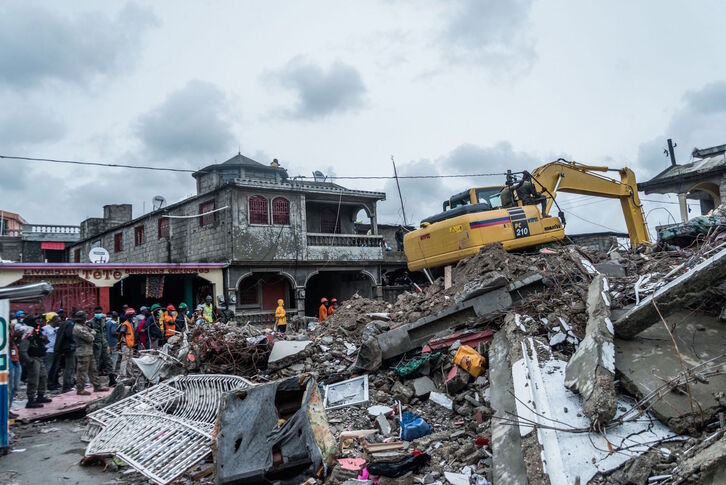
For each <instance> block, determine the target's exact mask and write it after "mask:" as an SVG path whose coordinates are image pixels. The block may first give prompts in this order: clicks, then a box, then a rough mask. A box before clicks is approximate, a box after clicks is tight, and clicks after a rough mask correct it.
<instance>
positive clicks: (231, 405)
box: [215, 376, 336, 484]
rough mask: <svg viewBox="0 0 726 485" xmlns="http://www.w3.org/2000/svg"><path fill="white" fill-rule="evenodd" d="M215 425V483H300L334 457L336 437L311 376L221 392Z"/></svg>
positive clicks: (328, 463)
mask: <svg viewBox="0 0 726 485" xmlns="http://www.w3.org/2000/svg"><path fill="white" fill-rule="evenodd" d="M281 419H282V420H284V421H283V422H282V424H281V421H280V420H281ZM216 429H217V430H218V431H217V433H216V436H215V443H216V446H215V450H216V454H215V462H216V464H217V481H216V483H219V484H225V483H242V482H245V483H267V482H274V481H281V482H289V483H301V482H303V481H305V479H306V478H307V477H311V476H315V475H316V474H317V473H318V470H320V469H321V468H322V469H323V470H324V471H325V470H328V468H329V467H330V466H332V465H333V463H334V461H335V454H336V443H335V438H333V435H332V433H331V432H330V428H329V427H328V422H327V419H326V417H325V409H324V407H323V398H322V396H321V395H320V391H319V389H318V385H317V382H316V381H315V379H314V378H313V377H311V376H304V377H302V378H301V377H292V378H288V379H284V380H280V381H276V382H272V383H270V384H264V385H260V386H256V387H252V388H250V389H245V390H239V391H234V392H231V393H229V394H227V395H225V397H224V399H223V401H222V404H221V406H220V411H219V418H218V420H217V425H216Z"/></svg>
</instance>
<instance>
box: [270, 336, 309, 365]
mask: <svg viewBox="0 0 726 485" xmlns="http://www.w3.org/2000/svg"><path fill="white" fill-rule="evenodd" d="M311 343H312V342H311V341H310V340H278V341H276V342H275V345H274V346H273V347H272V352H270V357H269V358H268V359H267V363H268V364H273V363H276V362H278V361H281V360H283V359H287V358H290V357H292V356H294V355H296V354H299V353H300V352H302V351H303V350H305V349H306V348H307V347H308V345H310V344H311Z"/></svg>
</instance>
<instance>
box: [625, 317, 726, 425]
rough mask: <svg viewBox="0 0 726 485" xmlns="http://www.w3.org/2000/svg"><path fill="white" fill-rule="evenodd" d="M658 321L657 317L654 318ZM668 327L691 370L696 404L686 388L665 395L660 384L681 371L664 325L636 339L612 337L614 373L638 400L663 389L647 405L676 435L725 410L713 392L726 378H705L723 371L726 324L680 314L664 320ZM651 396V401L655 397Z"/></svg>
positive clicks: (645, 332) (722, 387)
mask: <svg viewBox="0 0 726 485" xmlns="http://www.w3.org/2000/svg"><path fill="white" fill-rule="evenodd" d="M656 318H657V317H656ZM668 324H669V326H671V327H673V329H672V333H673V337H674V338H675V340H676V343H677V345H678V349H679V351H680V353H681V356H682V358H683V363H684V364H685V366H686V367H687V368H689V369H695V370H694V377H693V378H692V379H691V380H690V391H691V395H692V396H693V398H694V400H695V401H696V404H695V405H694V406H693V407H692V406H691V401H690V399H689V397H688V392H687V389H686V388H685V387H683V386H680V388H679V389H678V390H677V391H670V392H669V391H668V389H667V388H664V384H665V383H666V382H667V381H669V380H671V379H673V378H674V377H676V376H677V375H679V374H680V373H681V372H682V368H681V362H680V360H679V358H678V354H677V353H676V351H675V348H674V346H673V342H672V341H671V338H670V336H669V335H668V332H667V330H666V329H665V327H664V326H663V323H662V322H659V323H658V324H657V325H653V326H651V327H650V328H648V329H647V330H645V331H643V332H642V333H640V334H639V335H638V336H636V337H635V338H634V339H631V340H625V339H615V369H616V371H617V373H618V376H619V378H620V382H621V384H622V385H623V386H624V387H625V389H627V390H628V392H630V393H632V394H633V395H634V396H636V397H638V398H643V397H644V396H649V395H652V394H653V393H655V392H656V391H657V390H658V389H659V388H661V389H662V390H661V392H660V397H659V398H657V399H655V401H654V402H653V403H652V407H650V410H651V412H653V414H655V415H656V416H657V417H658V418H659V419H660V420H661V421H663V422H664V423H666V424H667V425H668V426H670V427H671V428H672V429H673V430H675V431H676V432H679V433H685V432H688V431H689V430H694V429H697V428H699V427H700V426H701V413H703V419H704V420H705V421H708V420H710V419H711V417H713V416H714V415H715V414H716V413H718V412H719V411H720V410H722V409H723V408H724V406H723V404H722V403H720V402H719V400H718V399H717V397H716V396H714V393H716V392H719V391H723V390H724V389H726V375H708V376H707V373H708V371H709V369H711V370H715V371H721V372H723V370H724V369H726V359H723V358H720V356H722V354H723V353H724V347H723V342H724V340H726V326H725V325H724V324H723V323H721V322H720V321H719V320H718V318H717V317H715V316H710V315H703V314H696V315H694V314H693V312H689V311H685V310H684V311H681V312H677V313H674V314H672V315H671V316H670V317H669V318H668ZM654 398H655V397H654Z"/></svg>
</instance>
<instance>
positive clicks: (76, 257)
mask: <svg viewBox="0 0 726 485" xmlns="http://www.w3.org/2000/svg"><path fill="white" fill-rule="evenodd" d="M73 262H74V263H80V262H81V250H80V249H76V250H74V251H73Z"/></svg>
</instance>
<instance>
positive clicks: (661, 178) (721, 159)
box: [638, 153, 726, 190]
mask: <svg viewBox="0 0 726 485" xmlns="http://www.w3.org/2000/svg"><path fill="white" fill-rule="evenodd" d="M723 171H726V156H725V155H724V154H723V153H720V154H718V155H715V156H712V157H707V158H704V159H702V160H696V161H694V162H691V163H687V164H685V165H671V166H670V167H668V168H667V169H665V170H663V171H662V172H661V173H659V174H658V175H656V176H655V177H653V178H652V179H650V180H647V181H645V182H641V183H639V184H638V188H639V189H641V190H642V189H645V188H652V187H655V186H657V185H660V184H667V183H670V182H672V181H673V180H676V179H681V178H683V177H693V176H701V175H706V174H709V173H714V172H723Z"/></svg>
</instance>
